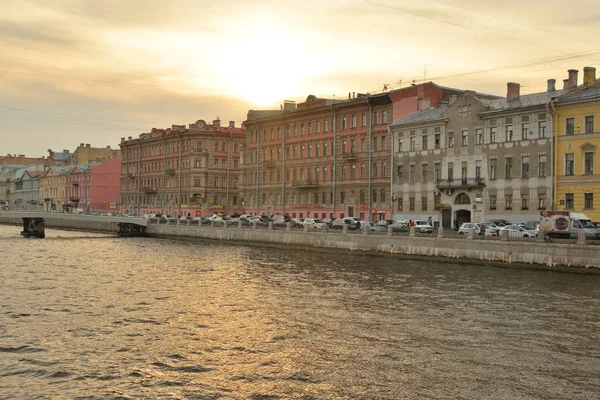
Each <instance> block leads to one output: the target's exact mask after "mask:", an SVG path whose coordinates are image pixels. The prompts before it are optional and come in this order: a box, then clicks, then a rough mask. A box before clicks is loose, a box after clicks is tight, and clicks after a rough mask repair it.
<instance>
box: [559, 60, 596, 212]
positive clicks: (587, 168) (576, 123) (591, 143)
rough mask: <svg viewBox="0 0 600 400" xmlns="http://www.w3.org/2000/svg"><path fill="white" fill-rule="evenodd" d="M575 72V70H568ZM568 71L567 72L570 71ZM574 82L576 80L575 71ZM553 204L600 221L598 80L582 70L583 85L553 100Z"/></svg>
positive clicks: (594, 71) (592, 71) (590, 73)
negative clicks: (597, 155)
mask: <svg viewBox="0 0 600 400" xmlns="http://www.w3.org/2000/svg"><path fill="white" fill-rule="evenodd" d="M571 71H574V70H571ZM571 71H570V72H571ZM574 73H575V78H574V79H575V82H576V81H577V75H576V73H577V72H576V71H574ZM551 106H552V109H553V111H554V121H555V123H554V130H555V135H554V137H555V138H556V141H555V148H554V160H555V161H554V205H555V209H556V210H566V211H575V212H583V213H585V214H586V215H587V216H588V217H589V218H590V219H591V220H592V221H600V165H599V167H596V164H598V161H597V159H598V157H596V151H597V150H598V147H600V122H599V121H598V119H600V80H596V69H595V68H592V67H586V68H585V69H584V77H583V84H582V85H580V86H577V87H575V88H574V89H572V90H570V91H568V92H567V93H565V94H563V95H561V96H559V97H558V98H556V99H554V101H553V102H552V104H551Z"/></svg>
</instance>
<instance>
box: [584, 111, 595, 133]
mask: <svg viewBox="0 0 600 400" xmlns="http://www.w3.org/2000/svg"><path fill="white" fill-rule="evenodd" d="M585 133H594V116H593V115H590V116H587V117H585Z"/></svg>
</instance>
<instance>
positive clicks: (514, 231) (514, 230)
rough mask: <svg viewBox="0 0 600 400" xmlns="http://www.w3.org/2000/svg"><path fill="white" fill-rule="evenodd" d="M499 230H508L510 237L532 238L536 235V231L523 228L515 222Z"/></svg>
mask: <svg viewBox="0 0 600 400" xmlns="http://www.w3.org/2000/svg"><path fill="white" fill-rule="evenodd" d="M500 231H508V237H512V238H534V237H536V235H537V232H536V231H532V230H528V229H525V228H523V227H522V226H519V225H516V224H512V225H506V226H503V227H502V228H500Z"/></svg>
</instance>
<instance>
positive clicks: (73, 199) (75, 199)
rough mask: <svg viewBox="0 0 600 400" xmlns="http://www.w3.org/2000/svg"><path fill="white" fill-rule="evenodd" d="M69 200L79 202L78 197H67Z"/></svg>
mask: <svg viewBox="0 0 600 400" xmlns="http://www.w3.org/2000/svg"><path fill="white" fill-rule="evenodd" d="M69 200H70V201H71V203H79V197H71V198H69Z"/></svg>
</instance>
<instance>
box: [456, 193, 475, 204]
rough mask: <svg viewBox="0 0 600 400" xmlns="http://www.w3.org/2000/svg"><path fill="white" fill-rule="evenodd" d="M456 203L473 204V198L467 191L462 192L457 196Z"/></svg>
mask: <svg viewBox="0 0 600 400" xmlns="http://www.w3.org/2000/svg"><path fill="white" fill-rule="evenodd" d="M454 204H471V199H470V198H469V196H467V194H466V193H461V194H459V195H458V196H456V199H455V200H454Z"/></svg>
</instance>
